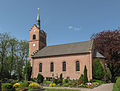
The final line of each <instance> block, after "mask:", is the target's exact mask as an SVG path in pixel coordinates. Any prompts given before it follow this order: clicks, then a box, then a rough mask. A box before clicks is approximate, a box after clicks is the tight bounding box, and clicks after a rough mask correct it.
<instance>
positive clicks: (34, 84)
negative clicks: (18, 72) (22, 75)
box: [29, 82, 41, 89]
mask: <svg viewBox="0 0 120 91" xmlns="http://www.w3.org/2000/svg"><path fill="white" fill-rule="evenodd" d="M29 87H31V88H35V89H36V88H41V86H40V85H39V84H38V83H35V82H32V83H30V84H29Z"/></svg>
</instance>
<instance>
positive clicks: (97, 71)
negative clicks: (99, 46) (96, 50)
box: [92, 58, 105, 80]
mask: <svg viewBox="0 0 120 91" xmlns="http://www.w3.org/2000/svg"><path fill="white" fill-rule="evenodd" d="M92 72H93V73H92V74H93V78H94V79H98V80H102V79H103V78H104V74H105V72H104V69H103V66H102V64H101V63H100V59H99V58H97V59H95V61H94V63H93V71H92Z"/></svg>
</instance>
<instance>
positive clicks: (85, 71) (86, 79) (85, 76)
mask: <svg viewBox="0 0 120 91" xmlns="http://www.w3.org/2000/svg"><path fill="white" fill-rule="evenodd" d="M86 82H88V77H87V68H86V65H85V68H84V83H86Z"/></svg>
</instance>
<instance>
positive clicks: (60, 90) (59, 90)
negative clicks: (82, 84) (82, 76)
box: [45, 89, 80, 91]
mask: <svg viewBox="0 0 120 91" xmlns="http://www.w3.org/2000/svg"><path fill="white" fill-rule="evenodd" d="M45 91H80V90H72V89H46V90H45Z"/></svg>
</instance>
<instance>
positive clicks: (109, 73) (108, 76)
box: [105, 67, 112, 82]
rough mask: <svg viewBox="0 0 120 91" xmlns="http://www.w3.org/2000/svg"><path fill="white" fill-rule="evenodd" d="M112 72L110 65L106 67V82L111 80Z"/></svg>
mask: <svg viewBox="0 0 120 91" xmlns="http://www.w3.org/2000/svg"><path fill="white" fill-rule="evenodd" d="M111 77H112V75H111V72H110V69H109V68H108V67H106V72H105V78H106V82H111Z"/></svg>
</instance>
